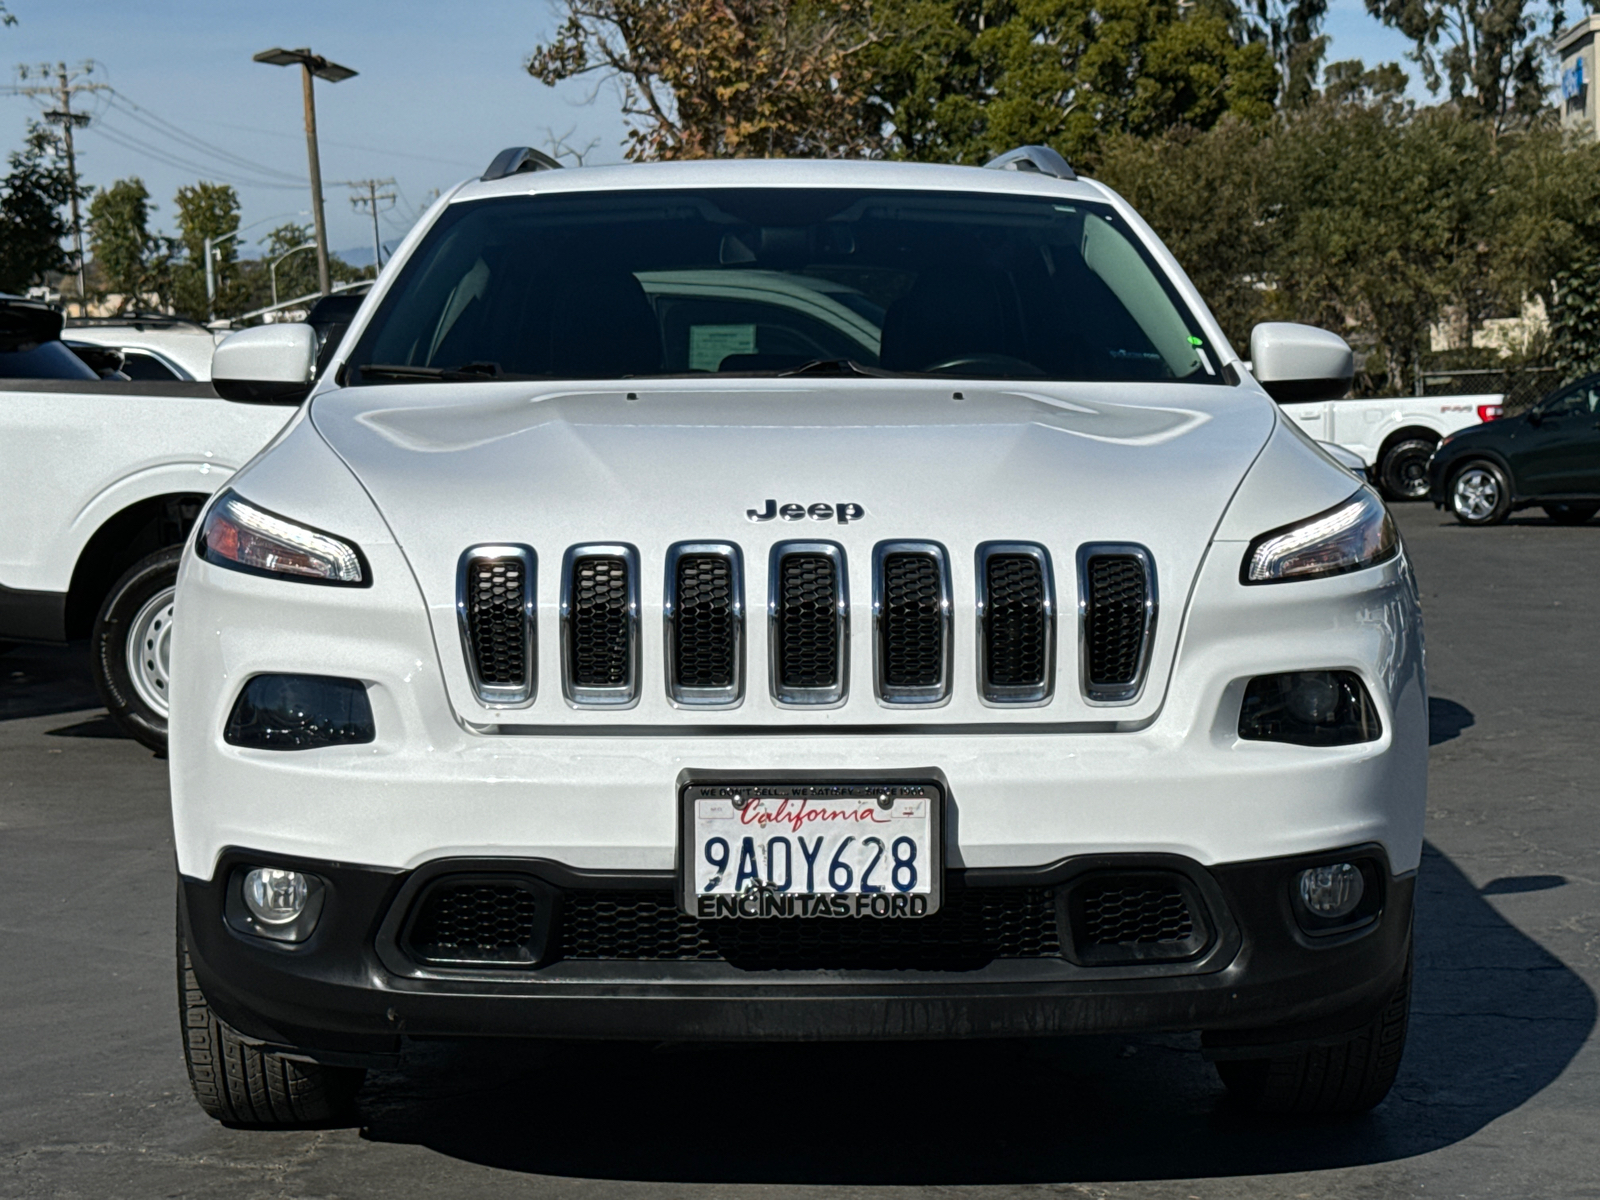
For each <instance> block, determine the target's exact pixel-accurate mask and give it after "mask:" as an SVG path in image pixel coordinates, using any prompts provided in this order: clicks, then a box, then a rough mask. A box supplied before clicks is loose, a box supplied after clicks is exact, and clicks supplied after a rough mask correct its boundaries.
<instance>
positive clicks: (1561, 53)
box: [1556, 14, 1600, 135]
mask: <svg viewBox="0 0 1600 1200" xmlns="http://www.w3.org/2000/svg"><path fill="white" fill-rule="evenodd" d="M1597 33H1600V14H1594V15H1591V16H1587V17H1585V18H1583V20H1581V21H1576V22H1574V23H1573V24H1571V25H1569V26H1567V28H1565V29H1563V30H1562V31H1561V32H1560V33H1558V34H1557V35H1556V56H1557V57H1558V58H1559V59H1560V60H1561V79H1560V89H1559V90H1560V93H1561V98H1560V101H1559V103H1560V106H1561V124H1562V125H1563V126H1564V127H1566V128H1569V129H1587V130H1588V131H1589V132H1590V133H1592V134H1596V135H1600V105H1596V103H1595V94H1594V78H1595V57H1594V55H1595V49H1594V40H1595V34H1597Z"/></svg>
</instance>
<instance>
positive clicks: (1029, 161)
mask: <svg viewBox="0 0 1600 1200" xmlns="http://www.w3.org/2000/svg"><path fill="white" fill-rule="evenodd" d="M983 165H984V167H986V168H989V169H992V170H996V171H1032V172H1034V173H1035V174H1038V175H1051V176H1054V177H1055V178H1056V179H1076V178H1077V177H1078V173H1077V172H1076V171H1074V170H1073V169H1072V164H1071V163H1069V162H1068V161H1067V160H1066V159H1064V158H1062V157H1061V155H1059V154H1057V153H1056V152H1055V151H1054V150H1052V149H1050V147H1049V146H1018V147H1017V148H1016V149H1015V150H1007V151H1006V152H1005V153H1004V154H1002V155H1001V156H1000V157H999V158H991V159H990V160H989V161H988V162H986V163H984V164H983ZM485 178H488V177H487V176H485Z"/></svg>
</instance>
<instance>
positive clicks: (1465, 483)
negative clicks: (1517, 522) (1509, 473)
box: [1447, 458, 1511, 526]
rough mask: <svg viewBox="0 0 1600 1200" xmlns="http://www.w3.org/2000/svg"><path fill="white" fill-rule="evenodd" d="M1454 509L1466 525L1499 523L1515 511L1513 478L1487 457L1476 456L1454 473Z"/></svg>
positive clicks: (1451, 491)
mask: <svg viewBox="0 0 1600 1200" xmlns="http://www.w3.org/2000/svg"><path fill="white" fill-rule="evenodd" d="M1447 494H1448V495H1449V497H1450V511H1451V512H1452V513H1454V514H1455V518H1456V520H1458V521H1460V522H1461V523H1462V524H1463V525H1473V526H1483V525H1498V524H1500V522H1501V521H1504V520H1505V519H1506V517H1508V516H1509V515H1510V514H1511V480H1509V479H1507V478H1506V473H1505V472H1504V471H1503V470H1501V469H1500V467H1499V466H1498V465H1497V464H1495V463H1492V462H1490V461H1488V460H1487V459H1481V458H1480V459H1475V460H1474V461H1472V462H1469V463H1467V464H1466V465H1464V466H1462V467H1461V468H1460V469H1459V470H1457V471H1456V472H1455V474H1453V475H1451V476H1450V487H1449V489H1448V492H1447Z"/></svg>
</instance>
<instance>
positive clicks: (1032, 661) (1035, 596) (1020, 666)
mask: <svg viewBox="0 0 1600 1200" xmlns="http://www.w3.org/2000/svg"><path fill="white" fill-rule="evenodd" d="M985 570H986V580H985V582H986V584H987V586H988V593H989V594H988V612H987V614H986V615H985V618H984V629H983V638H984V663H985V670H986V673H987V675H988V679H987V681H986V682H987V683H988V684H989V686H990V687H1002V688H1004V687H1037V686H1041V685H1043V684H1044V683H1045V661H1046V658H1047V657H1048V640H1049V614H1048V613H1047V612H1046V611H1045V581H1044V568H1043V564H1042V563H1041V562H1040V561H1039V560H1038V559H1037V558H1035V557H1033V556H1032V555H1030V554H993V555H990V556H989V560H988V563H987V564H986V567H985Z"/></svg>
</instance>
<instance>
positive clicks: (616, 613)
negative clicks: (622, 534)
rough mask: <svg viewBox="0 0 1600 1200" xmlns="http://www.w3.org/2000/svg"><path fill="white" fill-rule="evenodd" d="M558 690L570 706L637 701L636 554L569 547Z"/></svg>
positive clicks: (625, 548)
mask: <svg viewBox="0 0 1600 1200" xmlns="http://www.w3.org/2000/svg"><path fill="white" fill-rule="evenodd" d="M561 652H562V673H561V677H562V687H563V690H564V692H565V694H566V698H567V702H568V703H570V704H573V705H575V706H580V707H588V706H599V707H613V708H616V707H622V708H626V707H631V706H632V705H634V704H636V703H637V702H638V699H639V553H638V551H636V550H635V549H634V548H633V547H632V546H624V545H604V546H574V547H572V548H571V549H570V550H568V551H567V553H566V557H565V558H564V559H563V561H562V564H561Z"/></svg>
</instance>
